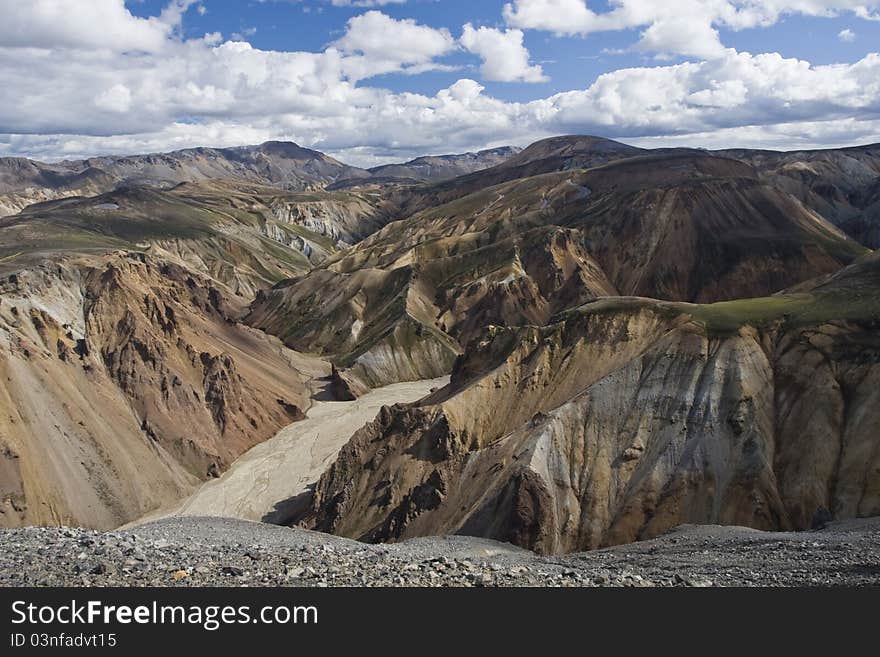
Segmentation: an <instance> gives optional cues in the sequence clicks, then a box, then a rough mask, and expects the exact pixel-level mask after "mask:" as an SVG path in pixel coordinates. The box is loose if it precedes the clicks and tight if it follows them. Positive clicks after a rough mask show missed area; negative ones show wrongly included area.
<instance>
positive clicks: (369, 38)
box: [331, 11, 456, 80]
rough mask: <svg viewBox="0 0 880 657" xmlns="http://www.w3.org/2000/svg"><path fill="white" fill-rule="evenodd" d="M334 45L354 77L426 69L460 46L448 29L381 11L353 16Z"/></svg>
mask: <svg viewBox="0 0 880 657" xmlns="http://www.w3.org/2000/svg"><path fill="white" fill-rule="evenodd" d="M331 45H332V47H333V48H334V49H336V50H338V51H339V52H340V53H342V54H343V55H345V56H346V58H345V67H346V72H347V74H348V75H349V77H350V78H351V79H353V80H360V79H364V78H368V77H372V76H374V75H380V74H382V73H390V72H395V71H402V70H405V69H406V68H408V67H417V68H416V69H415V71H412V72H423V71H425V70H428V69H430V68H434V67H435V64H434V61H433V60H434V59H435V58H437V57H440V56H442V55H445V54H447V53H449V52H451V51H453V50H455V48H456V44H455V39H454V38H453V37H452V34H450V33H449V30H447V29H439V30H438V29H434V28H433V27H429V26H427V25H420V24H418V23H417V22H416V21H414V20H411V19H403V20H396V19H394V18H391V17H390V16H388V15H386V14H383V13H382V12H379V11H368V12H366V13H365V14H361V15H359V16H355V17H353V18H351V19H349V21H348V28H347V30H346V32H345V34H344V35H343V36H342V38H340V39H338V40H337V41H335V42H334V43H333V44H331Z"/></svg>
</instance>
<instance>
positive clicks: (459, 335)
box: [0, 136, 880, 553]
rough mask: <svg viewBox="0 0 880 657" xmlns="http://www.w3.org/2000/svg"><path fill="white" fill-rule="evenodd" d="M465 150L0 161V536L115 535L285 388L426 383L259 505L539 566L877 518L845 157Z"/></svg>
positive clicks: (871, 337)
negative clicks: (531, 559) (573, 556)
mask: <svg viewBox="0 0 880 657" xmlns="http://www.w3.org/2000/svg"><path fill="white" fill-rule="evenodd" d="M477 156H479V154H476V156H474V157H477ZM496 156H498V157H499V161H497V162H495V161H494V160H493V159H492V158H493V157H496ZM480 157H481V158H482V159H480V158H477V159H474V158H472V157H471V156H469V155H465V156H450V157H448V158H443V157H441V158H427V159H419V160H416V161H414V163H408V164H406V165H401V166H402V167H411V169H410V172H409V173H407V174H406V177H404V178H401V177H400V176H399V174H403V173H405V172H404V170H403V169H400V170H397V171H394V170H388V169H385V170H384V171H383V170H379V171H365V170H360V169H356V168H354V167H347V166H346V165H344V164H342V163H339V162H337V161H335V160H333V159H332V158H328V157H326V156H323V155H322V154H320V153H317V152H315V151H309V150H307V149H302V148H300V147H298V146H296V145H294V144H287V143H279V142H269V143H268V144H264V145H262V146H258V147H245V148H239V149H190V150H188V151H179V152H177V153H170V154H165V155H148V156H135V157H130V158H93V159H90V160H87V161H83V162H79V163H71V162H67V163H60V164H57V165H42V164H39V163H35V162H31V161H28V160H4V161H3V163H2V165H0V184H2V187H0V197H2V199H4V200H3V202H5V203H7V204H8V205H7V206H6V207H8V208H10V212H12V211H14V212H15V213H14V214H11V215H9V216H5V217H3V218H0V374H2V375H3V376H4V377H5V378H4V381H5V383H4V384H3V385H2V386H0V411H2V412H0V525H2V526H17V525H21V524H28V523H38V524H61V523H67V524H81V525H87V526H93V527H101V528H109V527H113V526H117V525H119V524H121V523H123V522H127V521H130V520H132V519H134V518H136V517H138V516H141V515H143V514H145V513H148V512H151V511H153V510H155V509H157V508H159V507H165V506H167V505H169V504H172V503H174V502H175V501H178V500H179V499H180V498H181V497H183V496H186V495H188V494H190V493H191V492H192V491H193V489H194V488H195V487H196V486H198V485H199V484H200V483H201V482H203V481H204V480H206V479H208V478H212V477H215V476H218V475H221V474H222V473H223V472H225V471H226V469H227V468H228V467H229V466H230V465H231V464H232V463H233V462H234V461H235V460H236V459H237V458H238V457H239V456H240V455H241V454H242V453H243V452H244V451H246V450H249V449H250V448H251V447H253V446H255V445H257V444H260V443H263V442H264V441H266V440H267V439H269V438H272V437H273V436H275V435H276V433H277V432H278V431H279V430H280V429H282V428H284V427H286V426H287V425H289V424H291V423H293V422H298V421H299V420H301V419H302V418H303V417H304V415H305V414H307V413H308V412H309V410H310V408H311V406H312V401H313V400H314V399H320V400H322V401H330V403H332V399H345V400H350V401H351V402H352V404H353V405H355V406H356V405H357V404H359V402H360V401H362V400H359V399H357V398H358V397H359V396H361V395H363V394H365V393H367V392H369V390H370V389H371V388H375V387H378V386H383V385H385V384H389V383H395V382H403V381H414V380H424V379H434V378H439V377H442V376H446V375H450V373H451V382H450V384H449V385H448V386H446V387H444V388H442V389H440V390H437V391H435V392H433V393H432V394H431V395H429V396H428V397H426V398H425V399H423V400H421V401H420V402H417V403H415V404H398V405H393V406H389V407H387V408H385V409H383V410H382V411H381V413H380V414H379V416H378V417H377V418H376V419H375V420H374V421H373V422H371V423H369V424H368V425H367V426H365V427H363V428H361V429H360V430H359V431H358V432H356V433H355V434H354V436H352V437H349V436H348V435H342V436H340V435H335V436H332V437H331V438H332V441H333V442H332V445H333V449H332V450H328V449H327V448H328V445H323V444H322V445H319V446H318V447H319V448H320V449H321V450H324V452H326V453H327V454H328V455H330V454H333V455H335V454H336V453H337V452H336V449H337V448H338V447H339V446H340V445H342V444H344V443H347V444H346V446H345V447H344V448H343V449H342V450H341V451H340V452H338V456H336V457H332V456H328V457H327V458H328V459H330V458H334V461H335V462H333V464H332V466H331V467H330V468H329V469H327V470H326V471H323V475H321V476H320V480H318V481H301V480H299V479H298V480H297V482H296V484H297V487H298V488H297V490H311V488H313V489H314V491H313V493H312V494H311V495H308V494H306V495H303V497H302V499H300V498H299V497H298V498H297V499H296V500H295V503H290V504H287V503H283V502H284V501H281V503H282V507H283V508H284V509H294V510H295V512H296V514H297V517H296V520H297V521H298V522H301V523H303V524H305V525H308V526H310V527H312V528H316V529H320V530H323V531H331V532H334V533H338V534H342V535H346V536H352V537H357V538H364V539H367V540H372V541H380V540H381V541H386V540H387V541H396V540H400V539H405V538H408V537H415V536H422V535H429V534H430V535H434V534H443V533H462V534H473V535H477V536H484V537H489V538H496V539H501V540H506V541H512V542H514V543H516V544H518V545H521V546H525V547H529V548H532V549H535V550H538V551H540V552H545V553H559V552H568V551H572V550H580V549H588V548H593V547H598V546H603V545H610V544H615V543H621V542H627V541H633V540H638V539H640V538H645V537H650V536H655V535H657V534H659V533H661V532H663V531H665V530H666V529H668V528H670V527H672V526H674V525H676V524H679V523H683V522H693V523H706V522H716V523H725V524H742V525H748V526H752V527H756V528H765V529H803V528H809V527H811V526H813V524H817V525H819V524H821V523H822V522H824V520H826V519H828V518H848V517H854V516H864V515H874V514H880V502H878V493H877V491H878V490H880V483H878V479H877V478H878V476H880V475H878V472H880V464H878V463H877V456H876V455H877V453H878V450H877V445H876V443H877V439H876V436H877V435H880V433H878V428H880V427H878V423H880V416H878V414H877V413H876V410H875V409H876V408H880V406H878V404H877V401H878V400H877V399H876V395H877V393H876V391H877V390H880V387H878V385H877V384H878V383H880V381H878V370H877V363H878V357H877V353H878V352H880V345H878V342H877V335H878V330H877V329H878V327H880V319H878V312H880V302H878V299H880V293H878V289H880V287H878V285H880V274H878V271H880V267H878V262H880V261H878V256H877V253H876V252H873V253H872V252H871V251H870V249H869V247H868V246H865V245H870V244H872V242H871V240H873V239H874V237H873V236H874V235H876V225H875V224H876V221H875V220H876V216H875V215H876V213H875V209H876V208H875V206H876V203H877V200H878V198H880V197H878V189H880V187H878V184H880V177H878V176H877V175H876V173H877V168H876V149H875V148H874V147H871V146H868V147H858V148H853V149H838V150H833V151H815V152H814V151H809V152H794V153H772V152H765V151H723V152H708V151H703V150H697V149H656V150H645V149H638V148H634V147H631V146H628V145H626V144H621V143H619V142H614V141H611V140H606V139H601V138H598V137H589V136H568V137H559V138H553V139H548V140H543V141H541V142H538V143H536V144H534V145H532V146H530V147H529V148H526V149H524V150H523V151H521V152H518V153H512V152H510V153H506V154H505V153H504V152H502V153H500V154H498V153H496V154H495V155H490V156H487V157H484V156H480ZM484 164H485V165H489V164H492V166H488V168H483V169H480V170H479V171H472V172H469V173H464V175H459V176H457V177H454V178H445V176H447V175H452V172H453V170H461V169H456V168H457V167H464V168H467V167H475V166H483V165H484ZM420 171H421V173H419V172H420ZM391 174H394V175H391ZM419 176H421V178H419ZM440 178H444V179H440ZM34 200H37V201H39V202H36V203H32V202H31V201H34ZM349 438H350V440H349ZM314 440H315V441H318V440H319V438H318V437H316V438H315V439H314ZM273 444H274V443H273ZM300 447H301V446H300ZM322 453H323V452H322ZM316 463H317V462H316ZM310 467H311V468H312V469H314V468H317V467H318V466H317V465H315V464H312V466H310ZM319 469H320V468H319ZM309 472H312V470H311V469H310V470H309ZM294 474H295V473H294ZM291 476H293V475H291ZM209 488H210V487H209ZM279 508H281V507H279Z"/></svg>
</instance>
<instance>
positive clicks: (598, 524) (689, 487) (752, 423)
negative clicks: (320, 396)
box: [300, 254, 880, 553]
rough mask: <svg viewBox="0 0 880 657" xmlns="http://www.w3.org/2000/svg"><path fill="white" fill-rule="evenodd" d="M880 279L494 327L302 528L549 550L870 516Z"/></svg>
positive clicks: (337, 484) (395, 413)
mask: <svg viewBox="0 0 880 657" xmlns="http://www.w3.org/2000/svg"><path fill="white" fill-rule="evenodd" d="M878 272H880V258H878V257H877V256H876V254H875V255H873V256H871V257H870V258H868V259H865V260H863V261H860V262H859V263H856V264H855V265H854V266H852V267H851V268H848V269H846V270H844V271H843V272H841V273H840V274H838V275H836V276H832V277H830V278H827V279H824V280H821V281H817V282H816V283H814V284H811V285H809V286H804V288H802V289H800V290H799V291H792V292H791V293H789V294H786V295H781V296H776V297H771V298H766V299H753V300H744V301H732V302H723V303H718V304H712V305H702V306H698V305H691V304H680V303H668V302H659V301H654V300H649V299H634V298H617V299H607V300H600V301H596V302H592V303H589V304H587V305H585V306H583V307H582V308H580V309H577V310H574V311H570V312H569V313H567V314H565V315H563V316H561V317H560V318H559V321H558V322H556V323H554V324H551V325H549V326H547V327H544V328H531V327H524V328H513V329H503V328H497V327H492V328H490V329H489V330H488V332H487V333H486V335H485V336H484V339H483V340H480V341H475V342H474V343H472V344H471V345H470V346H469V347H468V349H467V350H466V352H465V355H464V356H463V357H462V358H461V359H459V361H458V362H457V364H456V367H455V369H454V371H453V376H452V381H451V383H450V385H449V386H448V387H447V388H445V389H443V390H441V391H438V392H437V393H435V394H434V395H432V396H431V397H429V398H427V399H425V400H423V401H422V402H421V403H419V404H415V405H410V406H401V407H395V408H391V409H385V410H384V411H383V412H382V413H381V414H380V416H379V417H378V418H377V420H376V421H375V422H373V423H372V424H371V425H368V426H367V427H365V428H364V429H363V430H361V431H360V432H359V433H358V434H356V435H355V436H354V437H353V438H352V440H351V442H350V443H349V444H348V445H347V446H346V447H345V448H343V450H342V451H341V453H340V456H339V458H338V460H337V461H336V462H335V463H334V465H333V466H332V467H331V468H330V469H329V470H328V471H327V472H326V473H325V475H324V476H323V477H322V479H321V481H320V482H319V484H318V486H317V488H316V491H315V494H314V500H313V508H312V510H311V512H310V513H308V514H306V515H305V516H304V517H302V518H300V520H302V521H305V522H307V523H308V524H309V525H310V526H312V527H314V528H318V529H321V530H323V531H332V532H334V533H337V534H340V535H344V536H350V537H357V538H361V539H366V540H372V541H376V540H390V541H395V540H399V539H404V538H409V537H414V536H422V535H433V534H444V533H461V534H467V535H475V536H483V537H487V538H496V539H500V540H509V541H512V542H514V543H516V544H518V545H522V546H526V547H530V548H532V549H536V550H538V551H541V552H545V553H557V552H568V551H574V550H579V549H587V548H593V547H599V546H603V545H610V544H616V543H623V542H628V541H633V540H637V539H642V538H650V537H652V536H656V535H658V534H660V533H662V532H664V531H666V530H668V529H669V528H671V527H674V526H675V525H678V524H681V523H701V524H704V523H723V524H738V525H747V526H751V527H755V528H761V529H805V528H809V527H810V526H812V525H813V524H814V523H821V522H823V521H825V520H827V519H829V518H849V517H856V516H870V515H878V514H880V443H878V440H877V436H878V435H880V433H878V429H880V413H878V411H877V409H878V408H880V405H878V401H880V400H878V390H880V387H878V383H880V341H878V331H877V329H878V327H880V293H878V289H880V288H878V282H880V273H878Z"/></svg>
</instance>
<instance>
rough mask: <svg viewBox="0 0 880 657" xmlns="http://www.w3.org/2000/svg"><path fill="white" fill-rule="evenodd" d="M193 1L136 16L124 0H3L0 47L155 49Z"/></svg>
mask: <svg viewBox="0 0 880 657" xmlns="http://www.w3.org/2000/svg"><path fill="white" fill-rule="evenodd" d="M191 4H193V2H185V1H181V0H177V1H175V2H172V3H170V4H169V5H168V6H167V7H166V8H165V10H164V11H163V12H162V14H161V15H160V16H158V17H151V18H137V17H135V16H133V15H132V14H131V12H130V11H128V9H126V8H125V3H124V2H123V0H90V1H89V2H77V0H28V2H27V3H22V2H20V0H0V16H3V20H2V21H0V47H8V46H12V47H30V48H52V49H63V48H96V49H109V50H114V51H131V50H143V51H146V52H157V51H159V50H161V49H162V48H164V47H165V46H166V45H167V43H168V39H169V37H170V36H171V35H172V33H173V31H174V29H175V28H176V27H177V26H178V25H179V24H180V20H181V17H182V15H183V13H184V12H185V11H186V9H187V8H188V7H189V6H190V5H191Z"/></svg>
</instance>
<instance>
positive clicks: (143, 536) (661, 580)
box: [0, 518, 880, 587]
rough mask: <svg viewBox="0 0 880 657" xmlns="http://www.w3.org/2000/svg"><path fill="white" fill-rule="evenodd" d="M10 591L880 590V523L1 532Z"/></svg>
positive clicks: (181, 523)
mask: <svg viewBox="0 0 880 657" xmlns="http://www.w3.org/2000/svg"><path fill="white" fill-rule="evenodd" d="M0 585H2V586H303V587H310V586H319V587H324V586H626V587H631V586H632V587H642V586H880V518H873V519H865V520H852V521H845V522H837V523H831V524H829V525H828V526H827V527H826V528H825V529H822V530H818V531H813V532H803V533H768V532H759V531H756V530H752V529H745V528H741V527H719V526H699V527H698V526H683V527H679V528H677V529H675V530H673V531H671V532H669V533H668V534H665V535H664V536H661V537H659V538H656V539H653V540H650V541H644V542H640V543H634V544H631V545H624V546H618V547H614V548H608V549H605V550H596V551H593V552H586V553H581V554H574V555H566V556H556V557H540V556H537V555H535V554H533V553H531V552H527V551H525V550H521V549H519V548H516V547H513V546H511V545H507V544H504V543H496V542H493V541H487V540H482V539H474V538H467V537H461V536H451V537H440V538H423V539H417V540H413V541H408V542H406V543H401V544H397V545H366V544H362V543H358V542H356V541H351V540H348V539H343V538H339V537H335V536H328V535H325V534H318V533H315V532H308V531H304V530H299V529H287V528H284V527H276V526H272V525H266V524H261V523H253V522H246V521H240V520H227V519H221V518H170V519H166V520H161V521H157V522H153V523H150V524H147V525H142V526H139V527H135V528H132V529H129V530H124V531H114V532H95V531H89V530H84V529H72V528H66V527H61V528H25V529H12V530H2V531H0Z"/></svg>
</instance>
